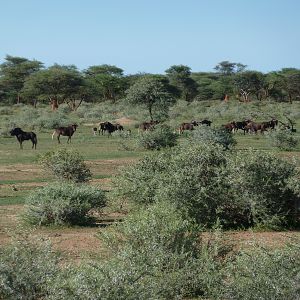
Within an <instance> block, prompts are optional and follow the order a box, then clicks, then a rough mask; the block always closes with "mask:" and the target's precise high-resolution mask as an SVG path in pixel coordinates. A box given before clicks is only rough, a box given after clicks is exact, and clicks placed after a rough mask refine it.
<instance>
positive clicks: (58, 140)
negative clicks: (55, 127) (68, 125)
mask: <svg viewBox="0 0 300 300" xmlns="http://www.w3.org/2000/svg"><path fill="white" fill-rule="evenodd" d="M59 137H60V134H58V135H57V141H58V143H59V144H60V139H59Z"/></svg>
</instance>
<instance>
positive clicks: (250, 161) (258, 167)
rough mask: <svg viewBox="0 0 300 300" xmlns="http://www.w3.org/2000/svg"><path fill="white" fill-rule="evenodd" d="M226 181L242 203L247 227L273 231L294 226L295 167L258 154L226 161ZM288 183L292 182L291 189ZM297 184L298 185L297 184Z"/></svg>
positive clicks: (269, 155) (230, 158)
mask: <svg viewBox="0 0 300 300" xmlns="http://www.w3.org/2000/svg"><path fill="white" fill-rule="evenodd" d="M227 170H230V171H229V172H227V173H226V177H227V179H228V182H229V184H230V187H231V188H232V191H233V192H234V193H235V197H236V198H237V199H240V201H241V202H243V203H245V206H244V207H245V211H244V214H245V215H248V220H249V222H250V224H254V225H259V226H261V225H264V226H267V227H269V228H270V227H271V228H274V229H276V228H277V227H278V226H284V225H286V224H287V223H288V224H291V223H292V222H294V219H293V212H294V209H295V208H294V207H295V204H296V203H297V202H298V201H299V195H297V184H298V185H299V179H298V178H299V172H298V171H297V169H296V167H295V166H294V164H292V163H289V162H287V161H285V160H282V159H280V158H277V157H275V156H274V155H272V154H269V153H265V152H261V151H253V150H249V151H245V152H244V153H243V155H242V156H241V155H239V154H236V155H232V156H230V157H229V160H228V164H227ZM290 180H295V182H294V185H293V186H292V185H290V184H289V182H290ZM296 182H298V183H296Z"/></svg>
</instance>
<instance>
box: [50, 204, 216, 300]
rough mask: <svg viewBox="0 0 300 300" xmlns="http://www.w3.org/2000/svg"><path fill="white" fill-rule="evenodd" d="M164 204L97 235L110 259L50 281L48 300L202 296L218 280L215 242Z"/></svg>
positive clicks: (137, 214) (207, 292)
mask: <svg viewBox="0 0 300 300" xmlns="http://www.w3.org/2000/svg"><path fill="white" fill-rule="evenodd" d="M198 234H199V231H198V228H197V227H196V226H195V225H193V224H192V223H191V222H189V221H188V220H184V219H183V218H182V216H181V214H180V213H179V212H177V211H176V209H175V208H174V207H173V206H172V205H170V204H167V203H164V204H158V205H154V206H151V207H149V208H148V209H147V210H143V211H142V210H141V211H138V212H136V213H135V214H133V215H131V216H129V217H127V218H126V220H125V221H124V222H123V223H121V224H118V225H114V226H112V227H111V228H109V229H108V230H105V231H102V232H101V236H100V238H101V239H102V241H103V242H104V243H105V245H106V248H107V252H108V253H109V257H108V258H107V259H106V261H104V262H102V263H101V262H98V263H94V264H93V265H89V266H88V265H82V266H81V267H80V268H79V270H78V271H77V272H75V273H73V276H71V277H69V278H66V276H62V278H61V280H58V281H57V282H55V284H54V286H53V299H82V298H84V299H120V300H121V299H126V300H127V299H153V300H154V299H182V298H183V297H184V296H191V295H199V294H202V295H207V294H210V293H211V289H210V287H211V286H212V285H214V284H216V282H218V281H219V280H220V278H219V276H218V268H219V263H218V261H217V258H218V257H219V255H220V248H221V247H219V245H218V243H217V242H216V241H215V242H211V244H210V245H209V244H208V243H207V242H204V241H203V242H201V243H199V242H200V241H199V238H198Z"/></svg>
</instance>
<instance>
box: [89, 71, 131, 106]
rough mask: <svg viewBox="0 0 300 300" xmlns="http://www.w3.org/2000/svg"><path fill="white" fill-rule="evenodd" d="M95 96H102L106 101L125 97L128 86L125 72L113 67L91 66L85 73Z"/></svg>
mask: <svg viewBox="0 0 300 300" xmlns="http://www.w3.org/2000/svg"><path fill="white" fill-rule="evenodd" d="M84 73H85V75H86V79H87V80H88V82H89V85H90V86H91V87H92V89H93V93H94V95H95V96H97V95H98V94H101V95H102V98H103V99H104V100H112V101H113V102H115V101H116V99H117V98H119V97H120V96H123V94H124V92H125V90H126V88H127V85H126V81H125V80H124V77H123V70H122V69H120V68H118V67H116V66H111V65H100V66H91V67H89V68H88V69H87V70H85V71H84Z"/></svg>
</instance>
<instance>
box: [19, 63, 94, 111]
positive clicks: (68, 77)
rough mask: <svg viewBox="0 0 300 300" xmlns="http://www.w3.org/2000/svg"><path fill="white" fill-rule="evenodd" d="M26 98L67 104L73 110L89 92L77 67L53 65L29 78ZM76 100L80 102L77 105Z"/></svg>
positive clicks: (23, 91) (26, 85)
mask: <svg viewBox="0 0 300 300" xmlns="http://www.w3.org/2000/svg"><path fill="white" fill-rule="evenodd" d="M22 95H23V97H25V98H29V99H30V98H31V99H32V98H36V99H39V100H42V101H47V102H49V101H50V102H51V103H52V102H53V101H57V102H65V103H67V104H68V105H69V106H70V108H71V109H72V110H76V109H77V108H78V106H79V105H80V104H81V103H82V101H83V100H84V99H86V96H87V95H88V91H87V90H86V86H85V81H84V78H83V76H82V74H81V73H80V72H79V71H78V70H77V68H76V67H75V66H60V65H57V64H56V65H53V66H51V67H49V68H48V69H46V70H41V71H39V72H36V73H35V74H32V75H31V76H30V77H28V78H27V80H26V81H25V84H24V88H23V89H22ZM76 100H79V102H78V103H76Z"/></svg>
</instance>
